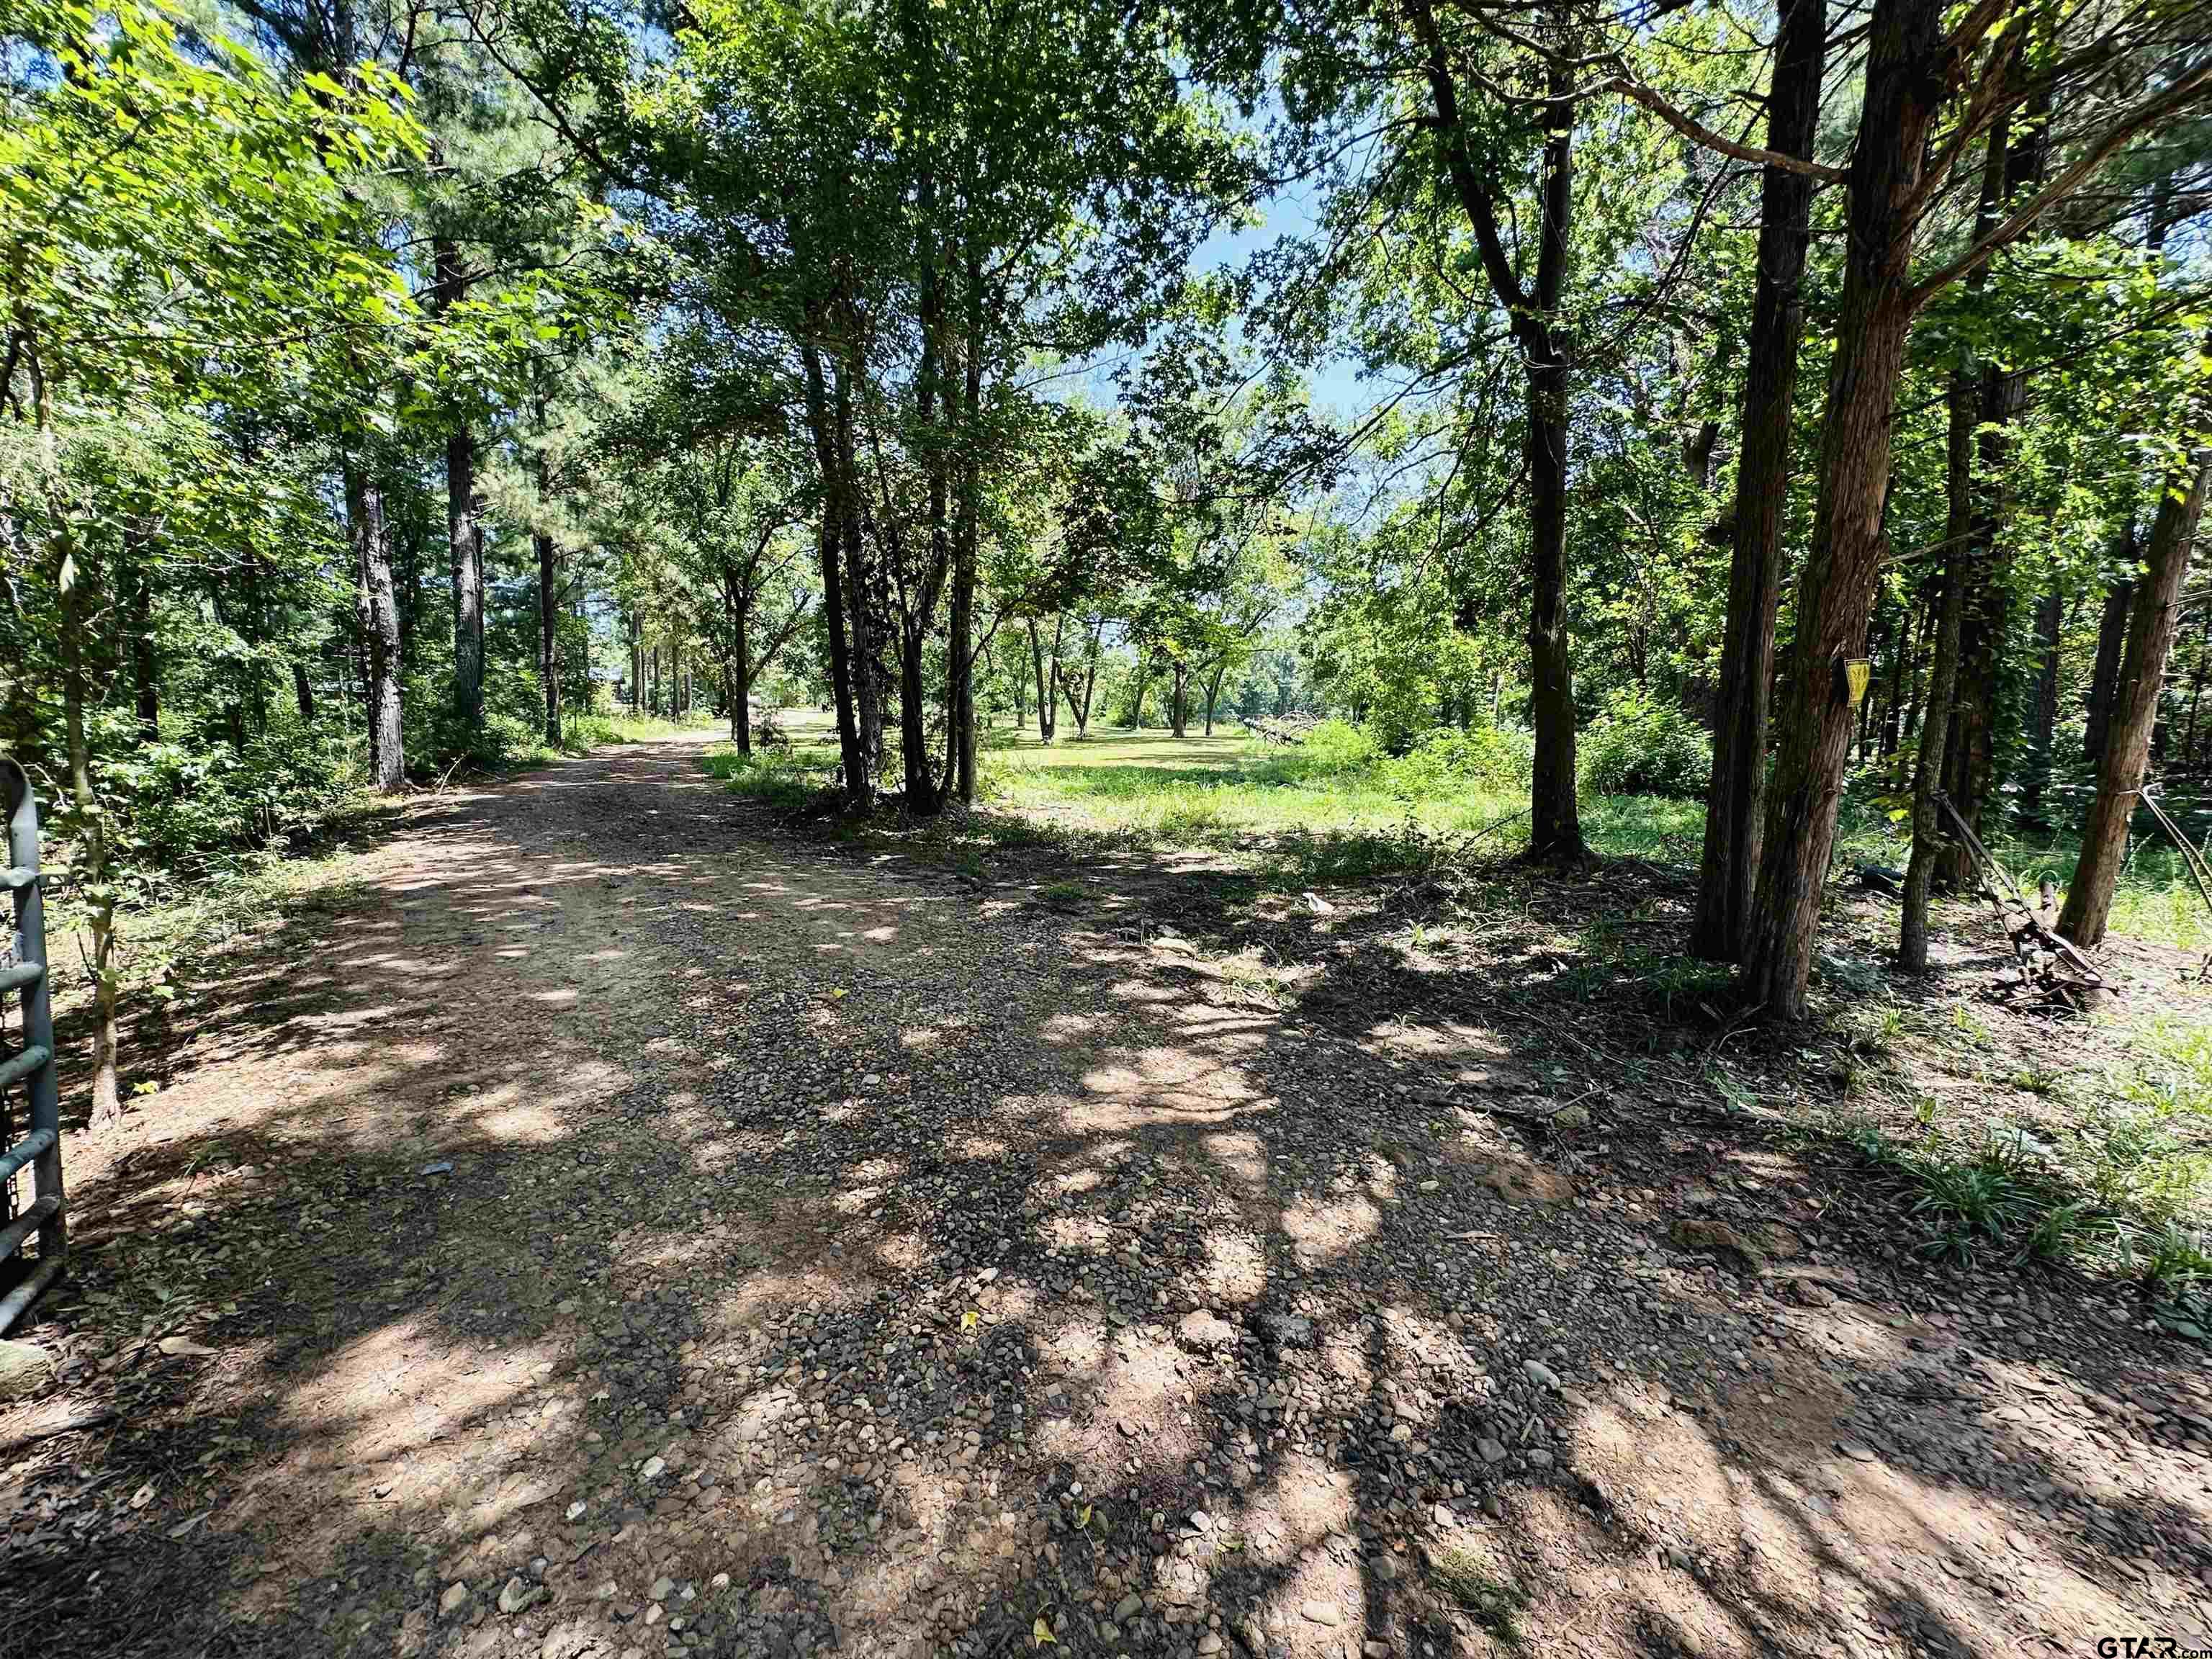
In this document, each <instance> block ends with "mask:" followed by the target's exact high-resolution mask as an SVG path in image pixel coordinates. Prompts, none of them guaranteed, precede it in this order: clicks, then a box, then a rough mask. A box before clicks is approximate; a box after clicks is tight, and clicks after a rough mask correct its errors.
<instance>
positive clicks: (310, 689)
mask: <svg viewBox="0 0 2212 1659" xmlns="http://www.w3.org/2000/svg"><path fill="white" fill-rule="evenodd" d="M292 701H293V702H295V704H297V705H298V707H299V710H300V724H301V725H302V726H313V724H314V723H315V683H314V682H313V680H311V679H309V678H307V664H305V663H303V662H301V661H300V660H299V659H297V658H295V659H293V662H292Z"/></svg>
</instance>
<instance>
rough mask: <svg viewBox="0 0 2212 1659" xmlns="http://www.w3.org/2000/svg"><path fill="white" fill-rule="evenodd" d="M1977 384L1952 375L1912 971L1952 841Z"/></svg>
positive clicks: (1918, 809) (1917, 792) (1908, 876)
mask: <svg viewBox="0 0 2212 1659" xmlns="http://www.w3.org/2000/svg"><path fill="white" fill-rule="evenodd" d="M1973 442H1974V398H1973V384H1972V380H1969V379H1968V378H1967V376H1966V373H1965V372H1964V371H1963V370H1962V371H1960V372H1959V373H1957V374H1954V375H1953V376H1952V377H1951V423H1950V435H1949V448H1948V469H1949V471H1948V488H1949V494H1950V514H1949V519H1948V523H1947V524H1946V526H1945V538H1944V540H1945V546H1944V553H1943V578H1942V580H1943V594H1942V600H1941V602H1940V611H1939V615H1940V620H1939V621H1938V622H1937V623H1936V660H1935V662H1934V664H1933V665H1931V666H1930V667H1929V671H1928V713H1927V714H1926V715H1925V716H1924V717H1923V720H1922V723H1921V727H1920V749H1919V752H1918V754H1917V756H1916V757H1915V759H1914V763H1913V768H1912V859H1911V863H1909V864H1908V865H1907V866H1905V897H1904V902H1903V904H1902V906H1901V907H1900V908H1901V911H1902V914H1901V915H1900V916H1899V921H1898V936H1897V960H1898V964H1899V966H1900V967H1902V968H1903V969H1905V971H1906V972H1907V973H1911V974H1924V973H1926V972H1927V971H1928V890H1929V886H1930V885H1931V884H1932V883H1933V882H1934V879H1935V875H1936V863H1937V861H1938V860H1940V859H1941V858H1942V855H1943V850H1944V848H1946V847H1947V846H1948V845H1949V844H1950V841H1951V837H1950V836H1948V835H1947V834H1946V833H1945V831H1944V824H1945V823H1946V821H1947V820H1946V815H1945V813H1944V811H1943V810H1942V803H1941V801H1940V800H1939V799H1938V797H1939V796H1941V795H1942V793H1943V788H1942V786H1943V759H1944V756H1945V755H1946V754H1947V753H1948V750H1949V747H1950V744H1949V742H1948V738H1949V735H1950V726H1951V706H1952V702H1953V701H1954V693H1955V692H1956V691H1957V690H1958V680H1959V654H1960V634H1961V630H1962V628H1963V625H1964V623H1965V618H1966V570H1967V567H1968V563H1969V561H1970V560H1971V558H1972V551H1971V550H1970V549H1969V548H1968V547H1967V545H1966V526H1967V524H1968V521H1969V520H1970V519H1971V517H1972V512H1973V507H1972V490H1973V466H1974V459H1973Z"/></svg>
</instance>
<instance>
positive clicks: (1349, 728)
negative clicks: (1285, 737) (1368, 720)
mask: <svg viewBox="0 0 2212 1659" xmlns="http://www.w3.org/2000/svg"><path fill="white" fill-rule="evenodd" d="M1382 752H1383V751H1382V749H1381V747H1380V746H1379V745H1378V744H1376V741H1375V738H1374V734H1373V733H1371V732H1369V731H1368V730H1367V729H1366V728H1365V727H1364V726H1354V725H1353V724H1352V722H1351V721H1350V720H1323V721H1322V723H1321V724H1320V725H1319V726H1316V727H1314V729H1313V730H1312V731H1310V732H1307V733H1306V740H1305V741H1304V743H1302V744H1299V745H1298V754H1297V759H1298V760H1299V762H1300V763H1301V764H1302V767H1303V769H1304V770H1306V771H1308V772H1310V773H1316V774H1319V773H1328V772H1358V771H1361V770H1364V769H1365V768H1367V767H1370V766H1372V765H1373V764H1374V763H1375V760H1376V757H1377V756H1378V755H1380V754H1381V753H1382Z"/></svg>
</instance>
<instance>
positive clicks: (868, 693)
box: [830, 358, 884, 805]
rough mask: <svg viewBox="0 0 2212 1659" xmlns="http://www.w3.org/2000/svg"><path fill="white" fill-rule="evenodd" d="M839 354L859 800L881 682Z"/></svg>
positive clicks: (869, 771) (870, 786)
mask: <svg viewBox="0 0 2212 1659" xmlns="http://www.w3.org/2000/svg"><path fill="white" fill-rule="evenodd" d="M857 373H858V371H857V370H851V371H848V368H847V366H846V363H845V362H844V360H843V359H842V358H841V359H839V360H837V362H836V364H835V366H834V368H833V371H832V374H831V377H830V378H831V390H832V392H833V393H834V395H835V401H836V429H835V433H836V445H837V476H838V479H839V486H838V487H839V490H840V501H839V507H838V516H837V535H838V541H839V545H840V550H841V553H842V558H843V562H844V575H845V584H846V594H845V599H846V608H847V611H848V614H849V616H850V618H851V623H850V625H851V628H852V631H853V641H852V652H851V654H850V656H849V658H848V666H849V670H850V672H851V674H852V677H853V712H854V718H855V719H856V720H858V722H859V725H858V727H857V731H858V733H859V739H860V754H861V765H860V802H861V804H862V805H866V803H867V802H868V801H869V800H871V799H873V798H874V794H875V779H876V776H877V775H878V772H879V771H880V770H881V769H882V766H883V758H884V753H883V750H884V687H883V677H882V675H881V674H880V673H879V672H878V670H877V665H876V625H875V614H874V611H873V610H872V607H871V603H870V599H871V595H870V592H869V589H870V586H871V585H872V584H871V583H870V581H869V579H868V578H869V572H868V550H867V542H866V538H864V537H863V536H862V535H861V533H860V528H861V520H862V514H861V511H860V465H859V463H858V460H857V459H856V451H855V449H854V428H853V387H852V380H853V377H854V374H857Z"/></svg>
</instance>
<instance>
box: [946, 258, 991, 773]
mask: <svg viewBox="0 0 2212 1659" xmlns="http://www.w3.org/2000/svg"><path fill="white" fill-rule="evenodd" d="M963 275H964V276H965V277H966V279H967V290H966V292H965V294H964V295H963V296H962V297H963V305H964V307H965V325H964V329H963V332H964V335H965V342H964V344H965V350H964V353H963V356H964V357H965V360H966V361H965V362H963V365H962V371H963V373H962V380H961V386H960V436H961V444H960V451H959V465H960V496H959V502H958V507H957V514H956V520H955V523H954V525H953V532H952V618H951V638H950V640H949V641H947V642H946V655H947V656H948V657H949V658H950V661H949V662H948V663H947V664H946V668H947V671H948V677H949V678H950V679H951V684H949V685H947V686H946V687H945V705H946V706H945V719H946V720H947V721H948V722H949V723H950V724H951V727H952V736H951V750H952V753H951V757H950V758H951V772H952V776H951V788H952V791H953V793H955V794H956V795H957V796H958V797H959V799H960V804H961V805H963V806H973V805H975V647H974V643H973V638H972V636H973V635H974V633H975V550H976V544H977V542H978V540H979V538H981V534H982V515H983V452H982V422H981V414H982V405H983V398H982V389H983V252H982V244H981V241H980V240H979V239H978V238H977V237H976V236H975V234H973V233H972V232H971V233H970V234H969V238H968V257H967V268H966V270H965V271H964V273H963Z"/></svg>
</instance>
